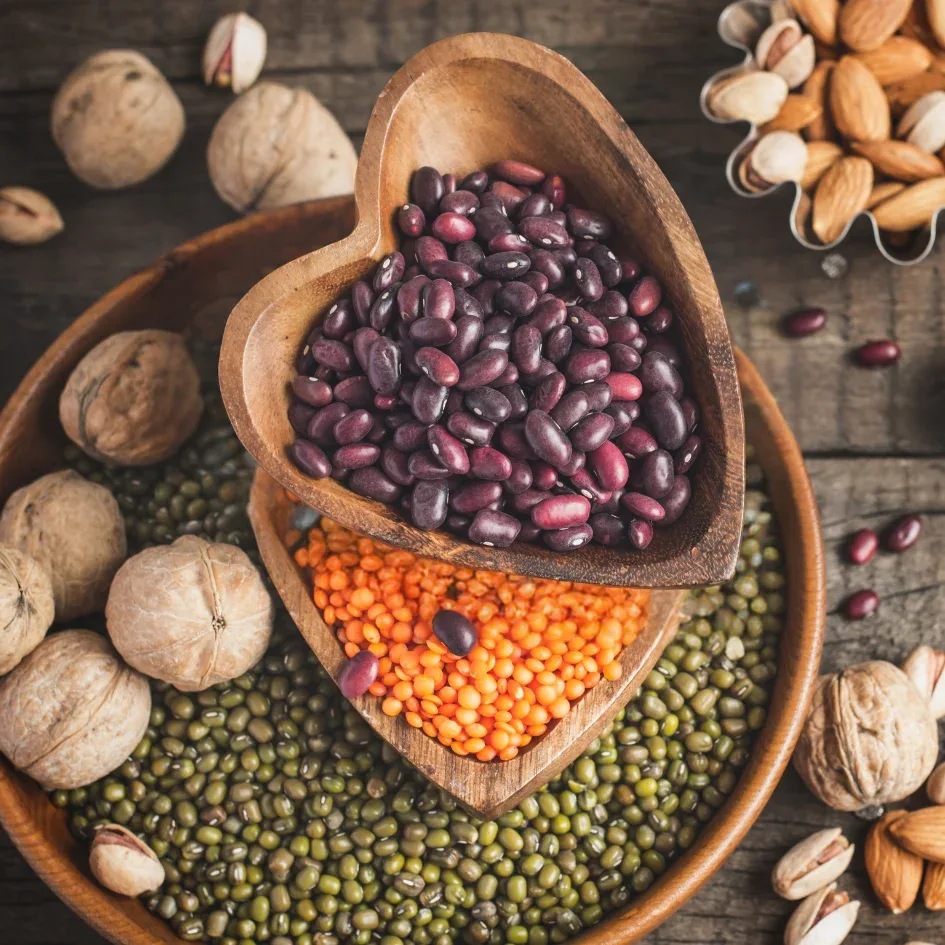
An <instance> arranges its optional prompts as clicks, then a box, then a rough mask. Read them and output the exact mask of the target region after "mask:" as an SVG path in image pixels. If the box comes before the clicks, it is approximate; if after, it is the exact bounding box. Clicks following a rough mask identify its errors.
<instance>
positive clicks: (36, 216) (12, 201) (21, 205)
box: [0, 187, 64, 246]
mask: <svg viewBox="0 0 945 945" xmlns="http://www.w3.org/2000/svg"><path fill="white" fill-rule="evenodd" d="M63 225H64V224H63V222H62V217H61V216H60V215H59V211H58V210H57V209H56V205H55V204H54V203H53V202H52V201H51V200H50V199H49V198H48V197H47V196H46V195H45V194H41V193H40V192H39V191H38V190H30V188H29V187H3V188H0V240H5V241H6V242H8V243H16V244H17V245H19V246H35V245H36V244H37V243H45V242H46V240H48V239H52V238H53V237H54V236H55V235H56V234H57V233H61V232H62V228H63Z"/></svg>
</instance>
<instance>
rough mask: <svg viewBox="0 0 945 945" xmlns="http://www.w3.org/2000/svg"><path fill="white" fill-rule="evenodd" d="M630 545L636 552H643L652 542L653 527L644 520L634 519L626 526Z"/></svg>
mask: <svg viewBox="0 0 945 945" xmlns="http://www.w3.org/2000/svg"><path fill="white" fill-rule="evenodd" d="M627 537H628V538H629V539H630V544H631V545H633V547H634V548H636V549H637V550H638V551H645V550H646V549H647V548H648V547H649V546H650V542H651V541H652V540H653V525H652V524H651V523H650V522H648V521H646V519H642V518H635V519H633V520H631V522H630V524H629V525H628V526H627Z"/></svg>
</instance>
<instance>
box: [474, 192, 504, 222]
mask: <svg viewBox="0 0 945 945" xmlns="http://www.w3.org/2000/svg"><path fill="white" fill-rule="evenodd" d="M479 206H480V207H482V208H483V209H484V210H498V211H499V213H501V214H502V216H504V217H507V216H508V215H509V214H508V211H507V210H506V209H505V204H504V203H503V202H502V198H501V197H500V196H499V195H498V194H497V193H494V192H493V191H492V188H491V187H490V188H489V190H487V191H486V192H485V193H484V194H482V195H481V196H480V198H479Z"/></svg>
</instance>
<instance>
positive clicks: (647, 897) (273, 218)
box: [0, 197, 826, 945]
mask: <svg viewBox="0 0 945 945" xmlns="http://www.w3.org/2000/svg"><path fill="white" fill-rule="evenodd" d="M350 200H351V198H350V197H342V198H332V199H329V200H324V201H312V202H310V203H309V204H305V205H303V206H302V207H298V206H296V207H288V208H283V209H281V210H275V211H268V212H266V213H262V214H257V215H254V216H251V217H247V218H245V219H242V220H237V221H235V222H233V223H230V224H227V225H225V226H222V227H219V228H217V229H215V230H212V231H210V232H208V233H206V234H204V235H202V236H199V237H197V238H195V239H193V240H189V241H188V242H186V243H183V244H182V245H181V246H180V247H178V248H177V249H175V250H172V251H171V252H169V253H167V254H165V255H163V256H162V257H160V258H159V259H158V260H157V261H156V262H155V263H154V264H153V265H151V266H149V267H148V268H146V269H144V270H142V271H141V272H139V273H137V274H135V275H133V276H131V277H129V278H128V279H126V280H125V281H124V282H122V283H120V284H119V285H118V286H116V287H115V288H114V289H112V290H111V291H110V292H108V293H107V294H106V295H104V296H103V297H102V298H101V299H99V300H98V301H97V302H95V303H93V304H92V305H91V306H89V308H87V309H86V310H85V312H84V313H83V314H82V315H80V316H79V317H78V318H77V319H76V321H75V322H74V323H73V324H72V325H71V326H70V327H69V328H68V329H66V331H64V332H63V333H62V334H61V335H60V336H59V337H58V338H57V339H56V340H55V341H54V342H53V343H52V344H51V345H50V346H49V347H48V348H47V349H46V351H45V352H44V353H43V354H42V355H41V357H40V358H39V360H38V361H37V362H36V363H35V364H34V366H33V367H32V368H31V369H30V371H29V372H28V373H27V375H26V377H25V378H24V379H23V380H22V381H21V383H20V384H19V385H18V387H17V388H16V390H15V392H14V393H13V395H12V396H11V398H10V400H9V401H8V402H7V404H6V405H5V406H4V408H3V410H2V411H0V457H2V456H3V455H4V453H5V452H6V450H7V449H8V448H9V447H10V446H11V445H12V444H13V443H15V438H16V434H17V425H18V421H19V420H20V419H21V417H22V413H23V409H24V407H25V405H26V403H27V402H28V401H29V400H30V399H31V398H32V397H34V396H37V395H42V394H44V393H48V391H47V390H46V388H47V386H48V385H47V384H46V379H47V378H48V376H49V375H50V374H53V373H55V372H56V371H57V370H58V369H60V368H62V367H63V365H65V364H69V363H74V362H75V361H76V360H77V359H78V355H77V354H75V353H73V352H77V351H81V350H83V342H84V340H85V339H86V338H88V337H89V336H91V335H93V334H94V328H95V326H96V324H97V323H98V322H99V321H100V320H101V319H103V318H104V317H105V316H107V314H108V313H109V312H110V311H111V310H112V309H113V308H115V307H116V306H118V305H119V304H124V303H127V302H130V301H133V300H135V299H137V298H140V297H142V296H143V295H145V294H146V293H147V292H148V291H149V290H150V289H152V288H153V287H154V286H155V285H157V284H158V283H159V282H160V281H161V279H162V278H163V276H164V275H165V274H166V273H167V272H168V271H170V270H173V269H174V268H176V266H177V265H178V264H180V263H181V262H183V261H186V260H187V259H188V258H190V257H192V256H194V255H196V254H197V253H199V252H200V251H201V250H203V249H205V248H207V247H209V246H213V245H217V244H220V243H224V242H225V241H226V240H227V239H229V238H231V237H233V236H235V235H237V234H239V233H243V232H245V231H248V230H252V229H254V228H257V227H258V226H259V225H260V224H261V223H262V222H266V223H270V224H271V223H274V222H278V221H284V220H285V221H287V220H289V219H291V218H292V217H294V216H296V215H297V214H300V213H303V212H305V210H306V209H308V208H313V207H319V208H323V209H325V210H326V211H327V210H329V209H330V208H337V207H339V206H341V205H343V204H345V203H347V202H349V201H350ZM735 354H736V358H737V362H738V369H739V375H740V377H741V380H742V383H743V385H744V387H745V391H746V399H747V400H748V401H749V402H750V403H754V404H755V405H756V406H757V408H758V411H759V413H760V415H761V420H762V425H763V427H764V428H765V430H766V434H765V435H766V438H770V440H771V446H772V448H773V449H774V450H776V451H777V454H778V456H779V463H778V465H779V466H780V467H783V468H782V469H781V470H780V472H781V473H782V474H783V476H784V477H785V478H786V480H787V489H786V494H785V495H784V496H782V499H783V502H782V506H783V507H782V509H781V510H780V514H779V518H780V517H783V515H784V507H790V508H791V509H792V510H793V512H794V515H795V518H796V521H797V524H798V530H799V536H798V539H797V549H796V550H797V553H798V555H799V556H800V557H801V559H802V560H801V562H800V568H799V573H797V574H792V575H791V576H790V577H789V581H790V584H789V593H788V601H789V619H788V623H787V625H786V627H785V632H784V637H783V638H782V657H786V656H787V655H788V653H787V651H786V650H785V649H784V648H785V647H786V646H787V648H788V649H789V650H790V656H791V661H790V665H787V661H786V660H783V662H782V670H781V672H780V673H779V675H778V680H777V683H776V687H775V699H774V704H775V707H776V708H779V709H781V710H782V711H781V712H780V714H779V715H778V716H777V717H775V716H772V717H769V719H768V722H767V724H766V725H765V727H764V729H763V730H762V732H761V734H760V737H759V738H758V740H757V742H756V743H755V746H754V750H753V752H752V758H751V761H750V762H749V765H748V767H747V768H746V769H745V770H744V771H743V772H742V773H741V775H740V777H739V781H738V785H737V787H736V789H735V791H734V792H733V794H732V795H731V796H730V797H729V798H728V799H727V801H726V804H725V806H724V807H723V808H722V809H721V810H720V811H719V813H718V814H717V816H716V817H715V818H713V820H712V821H711V822H710V823H709V824H708V826H707V827H706V828H705V830H703V831H702V832H701V833H700V834H699V837H698V839H697V840H696V843H695V844H694V845H693V847H692V848H691V849H690V850H689V851H687V852H686V853H685V854H684V855H683V856H681V857H680V858H679V859H678V860H676V861H675V862H674V863H673V864H672V865H671V866H670V868H669V869H668V870H667V872H666V873H665V874H664V875H663V876H662V877H660V879H659V880H658V881H657V882H656V883H655V884H654V885H653V887H651V889H650V890H648V891H647V892H646V893H644V894H643V895H641V896H639V897H637V898H636V899H634V900H633V901H632V902H631V904H630V905H629V906H627V907H626V908H625V909H624V910H623V911H622V912H618V913H616V914H615V915H613V916H611V917H609V918H608V919H606V920H604V921H603V922H602V923H601V924H599V925H598V926H595V927H594V928H592V929H590V930H588V931H587V932H585V933H584V934H583V935H581V936H579V937H578V938H576V939H574V940H573V941H574V942H575V945H630V943H632V942H636V941H638V940H639V939H640V938H642V937H643V936H644V935H646V934H648V933H649V932H651V931H653V929H655V928H656V927H657V926H659V925H660V924H661V923H663V922H664V921H666V919H667V918H669V916H670V915H672V913H673V912H675V911H676V910H677V909H679V908H680V906H682V905H683V903H685V902H686V901H687V900H688V899H689V898H690V897H691V896H693V895H694V894H695V893H696V892H697V891H698V890H699V889H700V888H701V887H702V886H703V885H704V884H705V883H706V882H707V881H708V880H709V879H710V878H711V876H712V875H713V874H714V873H715V872H716V871H717V870H718V869H719V868H720V867H721V866H722V865H723V863H724V862H725V860H726V859H727V858H728V856H730V855H731V853H732V852H733V851H734V849H735V848H736V846H737V845H738V843H739V842H740V841H741V839H742V838H743V837H744V836H745V834H746V833H747V832H748V830H749V828H750V827H751V825H752V824H753V823H754V821H755V820H756V819H757V817H758V816H759V815H760V813H761V811H762V809H763V808H764V806H765V804H766V802H767V800H768V798H769V797H770V796H771V794H772V792H773V791H774V788H775V787H776V786H777V783H778V781H779V780H780V777H781V774H782V773H783V771H784V769H785V767H786V766H787V764H788V761H789V760H790V756H791V753H792V751H793V747H794V744H795V743H796V741H797V738H798V737H799V735H800V731H801V728H802V726H803V722H804V719H805V717H806V711H807V706H808V704H809V702H810V698H811V696H812V693H813V688H814V684H815V683H816V680H817V676H818V669H819V662H820V653H821V649H822V645H823V637H824V629H825V624H826V574H825V561H824V549H823V540H822V536H821V533H820V522H819V515H818V511H817V504H816V499H815V497H814V494H813V490H812V488H811V484H810V480H809V478H808V476H807V471H806V468H805V466H804V461H803V457H802V456H801V453H800V450H799V448H798V446H797V443H796V441H795V439H794V437H793V434H792V433H791V430H790V428H789V427H788V425H787V423H786V421H785V420H784V417H783V416H782V415H781V412H780V410H779V409H778V407H777V404H776V402H775V400H774V398H773V396H772V395H771V393H770V392H769V391H768V389H767V388H766V386H765V384H764V381H763V380H762V379H761V377H760V375H759V374H758V372H757V370H756V369H755V368H754V366H753V365H752V363H751V361H750V360H749V359H748V357H747V356H746V355H745V354H743V353H742V352H741V351H739V350H737V349H736V351H735ZM766 472H768V473H769V474H770V473H771V470H770V469H768V470H766ZM790 588H793V589H794V590H793V591H791V590H790ZM795 596H797V597H799V598H801V599H800V603H799V606H798V604H796V603H795V601H794V597H795ZM792 604H794V607H792V606H791V605H792ZM787 703H790V706H788V705H787ZM789 708H790V711H787V710H788V709H789ZM22 780H23V776H21V775H19V774H17V773H15V772H13V771H12V768H11V767H10V765H9V763H8V762H7V761H6V759H4V758H2V757H0V825H2V826H3V827H4V829H5V830H6V831H7V833H8V835H9V836H10V838H11V839H12V840H13V843H14V844H15V845H16V846H17V848H18V849H19V850H20V852H21V853H22V855H23V857H24V859H25V860H26V861H27V863H28V864H29V865H30V866H31V868H32V869H33V870H34V871H35V872H36V873H37V875H38V876H39V877H40V878H41V879H42V880H43V881H44V882H45V883H46V885H47V886H48V887H49V888H50V889H51V890H52V891H53V892H54V893H55V894H56V895H57V896H58V897H59V898H60V899H61V900H62V901H63V902H65V903H66V904H67V905H68V906H69V907H70V908H71V909H72V910H73V911H74V912H75V913H76V914H77V915H79V916H80V917H81V918H82V919H83V920H84V921H85V922H86V923H87V924H88V925H89V926H91V927H92V928H93V929H95V930H96V931H97V932H98V933H100V934H101V935H103V936H104V937H105V938H107V939H108V940H109V941H111V942H114V943H115V945H167V943H176V945H180V942H181V940H180V939H178V938H177V937H176V936H174V935H173V934H172V933H171V932H170V929H169V927H165V926H163V924H162V925H161V930H162V933H163V932H164V931H165V929H166V931H167V934H166V935H165V934H161V933H157V934H152V932H151V931H150V930H149V929H148V928H146V927H144V926H142V924H141V921H139V918H138V916H136V915H135V914H133V913H132V912H131V911H130V910H135V911H136V912H138V913H139V915H140V917H141V920H147V921H154V922H159V921H160V920H156V919H153V917H152V916H150V915H149V914H148V913H147V912H146V911H145V910H144V907H143V906H142V905H141V904H140V903H137V902H131V901H129V900H128V899H124V898H122V897H118V896H114V895H112V894H111V893H109V892H108V891H106V890H105V889H103V888H102V887H100V886H98V885H97V884H96V883H95V882H94V880H92V878H91V877H90V875H89V874H88V872H87V870H84V869H82V868H80V866H79V865H77V863H76V862H75V861H74V860H73V859H72V858H70V857H68V856H65V855H63V854H61V853H60V851H59V850H58V849H57V848H56V847H55V846H54V844H53V842H52V840H51V836H50V834H49V833H46V832H43V831H42V826H43V825H42V824H38V823H37V818H36V817H35V816H34V813H33V812H32V811H31V810H30V809H29V808H28V807H27V805H26V803H25V798H24V794H23V790H24V789H23V787H22V784H21V782H22ZM47 808H48V811H47V812H48V814H49V817H48V823H49V824H50V825H51V826H52V828H53V830H54V831H55V832H58V833H59V834H64V833H65V829H66V828H65V823H64V818H63V819H62V820H61V821H60V812H58V811H56V810H55V809H54V808H53V807H52V805H51V804H47ZM57 828H58V829H57Z"/></svg>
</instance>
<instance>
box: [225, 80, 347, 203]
mask: <svg viewBox="0 0 945 945" xmlns="http://www.w3.org/2000/svg"><path fill="white" fill-rule="evenodd" d="M207 164H208V165H209V169H210V179H211V180H212V181H213V186H214V187H215V188H216V191H217V193H218V194H219V195H220V197H222V198H223V200H225V201H226V202H227V203H228V204H229V205H230V206H231V207H233V208H234V209H236V210H239V211H241V212H244V213H245V212H247V211H249V210H270V209H273V208H274V207H284V206H286V205H288V204H291V203H300V202H301V201H303V200H311V199H313V198H315V197H336V196H338V195H339V194H350V193H351V191H352V190H353V189H354V172H355V169H356V168H357V165H358V158H357V155H356V154H355V151H354V146H353V145H352V144H351V139H350V138H349V137H348V136H347V135H346V134H345V133H344V131H343V130H342V128H341V125H339V124H338V122H337V121H336V119H335V117H334V115H332V114H331V112H330V111H328V109H326V108H325V107H324V106H323V105H322V104H321V103H320V102H319V101H318V99H316V98H315V97H314V96H313V95H312V94H311V93H309V92H307V91H305V89H290V88H288V87H287V86H284V85H279V84H278V83H276V82H260V83H258V84H257V85H254V86H253V87H252V88H251V89H250V90H249V91H247V92H244V93H243V94H242V95H241V96H240V97H239V98H238V99H237V100H236V101H235V102H234V103H233V104H232V105H230V107H229V108H228V109H227V110H226V111H225V112H224V113H223V114H222V115H221V116H220V119H219V121H217V123H216V125H215V126H214V129H213V133H212V134H211V136H210V144H209V146H208V147H207Z"/></svg>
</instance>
